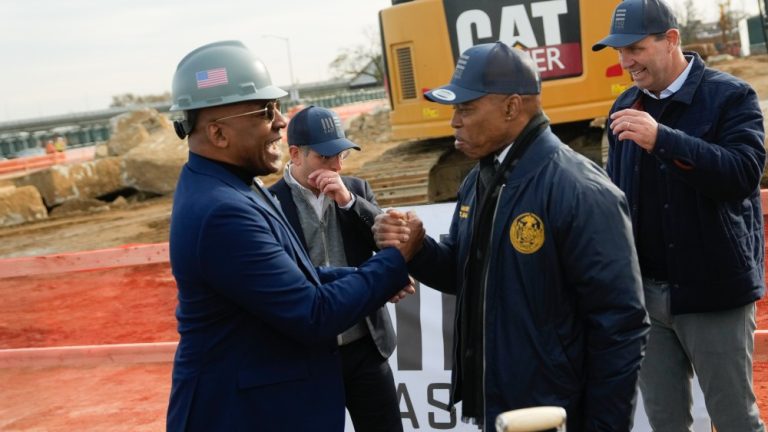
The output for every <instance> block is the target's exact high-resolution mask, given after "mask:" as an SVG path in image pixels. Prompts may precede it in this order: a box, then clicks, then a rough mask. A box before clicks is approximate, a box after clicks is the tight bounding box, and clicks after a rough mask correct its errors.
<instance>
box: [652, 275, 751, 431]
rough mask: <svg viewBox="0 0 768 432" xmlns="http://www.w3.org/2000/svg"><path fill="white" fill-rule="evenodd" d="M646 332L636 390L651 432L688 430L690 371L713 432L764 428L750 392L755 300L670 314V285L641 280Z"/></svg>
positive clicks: (690, 401)
mask: <svg viewBox="0 0 768 432" xmlns="http://www.w3.org/2000/svg"><path fill="white" fill-rule="evenodd" d="M643 288H644V290H645V305H646V308H647V309H648V315H649V316H650V318H651V331H650V336H649V339H648V346H647V347H646V351H645V358H644V359H643V362H642V367H641V369H640V390H641V391H642V395H643V403H644V405H645V410H646V414H647V415H648V421H649V422H650V424H651V427H652V428H653V430H654V431H655V432H662V431H670V432H683V431H690V430H691V425H692V423H693V417H692V416H691V405H692V396H691V378H692V376H693V372H694V370H695V372H696V375H697V376H698V379H699V385H700V386H701V389H702V391H703V393H704V403H705V405H706V407H707V412H708V413H709V416H710V418H711V419H712V423H713V425H714V426H715V428H716V429H717V431H718V432H729V431H734V432H736V431H738V432H747V431H765V426H764V425H763V423H762V421H761V420H760V415H759V413H758V409H757V404H756V402H755V394H754V392H753V391H752V350H753V346H754V332H755V327H756V326H755V304H754V303H750V304H747V305H745V306H740V307H737V308H733V309H728V310H724V311H716V312H706V313H692V314H683V315H672V314H671V313H670V295H669V291H670V289H671V288H672V287H671V285H670V284H668V283H666V282H660V281H655V280H652V279H647V278H643Z"/></svg>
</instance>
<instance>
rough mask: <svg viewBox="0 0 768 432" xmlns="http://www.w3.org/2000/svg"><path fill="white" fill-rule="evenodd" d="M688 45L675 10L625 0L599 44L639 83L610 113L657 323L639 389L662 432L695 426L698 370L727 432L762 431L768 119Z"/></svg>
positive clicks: (741, 87)
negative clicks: (759, 380)
mask: <svg viewBox="0 0 768 432" xmlns="http://www.w3.org/2000/svg"><path fill="white" fill-rule="evenodd" d="M680 45H681V41H680V31H679V30H678V25H677V20H676V18H675V16H674V15H673V13H672V11H671V9H670V7H669V5H668V4H666V3H665V2H664V1H662V0H625V1H624V2H622V3H619V5H618V6H616V9H615V11H614V14H613V19H612V21H611V30H610V34H609V35H608V36H606V37H605V38H603V39H602V40H600V41H599V42H598V43H596V44H595V45H594V46H593V47H592V49H593V50H595V51H598V50H601V49H603V48H605V47H606V46H609V47H612V48H614V49H615V50H616V52H617V54H618V55H619V61H620V62H621V66H622V67H623V68H624V69H625V70H627V71H628V72H629V74H630V75H631V76H632V79H633V81H634V83H635V86H634V87H632V88H630V89H628V90H626V91H625V92H624V93H622V94H621V95H620V96H619V97H618V99H617V100H616V102H615V103H614V105H613V107H612V108H611V111H610V120H609V124H610V133H609V135H608V140H609V152H608V165H607V170H608V173H609V175H610V177H611V179H612V180H613V181H614V182H615V183H616V184H617V185H618V186H619V188H621V190H623V191H624V192H625V193H626V194H627V199H628V201H629V205H630V208H631V216H632V224H633V229H634V234H635V241H636V245H637V254H638V256H639V259H640V269H641V271H642V275H643V287H644V290H645V301H646V306H647V308H648V313H649V315H650V317H651V332H650V338H649V341H648V347H647V349H646V355H645V359H644V360H643V364H642V369H641V371H640V389H641V393H642V396H643V402H644V405H645V410H646V413H647V414H648V419H649V420H650V424H651V426H652V427H653V430H655V431H687V430H691V429H690V428H691V425H692V423H693V418H692V416H691V405H692V397H691V378H692V375H693V372H694V371H695V372H696V375H697V377H698V380H699V384H700V385H701V388H702V390H703V392H704V400H705V403H706V407H707V411H708V412H709V415H710V417H711V418H712V422H713V425H714V427H715V428H716V429H717V430H718V431H719V432H726V431H740V432H744V431H763V430H765V427H764V425H763V423H762V422H761V420H760V416H759V413H758V409H757V404H756V403H755V395H754V393H753V390H752V350H753V345H754V331H755V301H756V300H758V299H759V298H760V297H762V295H763V292H764V285H765V277H764V257H763V254H764V250H765V246H764V241H763V215H762V209H761V207H760V189H759V188H760V177H761V176H762V173H763V167H764V164H765V149H764V147H763V140H764V138H765V133H764V130H763V115H762V113H761V111H760V105H759V103H758V98H757V95H756V94H755V91H754V90H753V89H752V88H751V87H750V86H749V85H748V84H746V83H744V82H743V81H741V80H739V79H737V78H735V77H733V76H731V75H728V74H726V73H723V72H719V71H716V70H713V69H710V68H708V67H706V65H705V64H704V62H703V61H702V60H701V58H700V57H699V56H698V55H697V54H696V53H693V52H683V51H682V49H681V46H680Z"/></svg>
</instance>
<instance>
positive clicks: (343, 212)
mask: <svg viewBox="0 0 768 432" xmlns="http://www.w3.org/2000/svg"><path fill="white" fill-rule="evenodd" d="M288 145H289V147H288V151H289V152H290V155H291V161H290V162H289V163H288V165H287V166H286V167H285V170H284V173H283V178H282V179H281V180H280V181H278V182H277V183H275V185H273V186H272V187H271V188H269V190H270V192H272V193H274V194H275V197H276V198H277V199H278V201H279V202H280V206H281V207H282V209H283V212H284V213H285V216H286V217H287V218H288V222H290V224H291V226H292V227H293V229H294V230H295V231H296V233H297V235H298V237H299V239H300V240H301V242H302V244H303V245H304V247H305V248H306V249H307V251H308V252H309V257H310V259H311V260H312V263H313V264H314V265H316V266H353V267H356V266H359V265H361V264H362V263H363V262H365V260H367V259H368V258H370V257H371V255H373V253H374V251H376V250H377V249H376V244H375V242H374V241H373V237H372V235H371V226H373V221H374V218H375V217H376V215H377V214H379V213H381V210H380V209H379V208H378V206H377V204H376V198H375V196H374V195H373V191H372V190H371V186H370V185H369V184H368V182H366V181H365V180H362V179H360V178H357V177H349V176H341V175H339V172H340V171H341V168H342V165H343V163H344V159H346V158H347V156H349V153H350V152H351V151H352V149H355V150H360V147H359V146H357V145H356V144H354V143H353V142H352V141H350V140H348V139H347V138H346V137H345V135H344V129H343V127H342V125H341V120H340V119H339V116H338V115H337V114H336V113H334V112H333V111H331V110H329V109H326V108H320V107H314V106H308V107H306V108H304V109H302V110H301V111H299V112H298V113H296V114H295V115H294V116H293V117H292V118H291V121H290V123H289V124H288ZM337 340H338V344H339V351H340V352H341V361H342V370H343V373H344V393H345V395H346V406H347V410H349V414H350V416H351V418H352V423H353V424H354V427H355V431H356V432H367V431H382V432H388V431H401V430H402V429H403V426H402V421H401V419H400V407H399V404H398V400H397V394H396V392H395V381H394V377H393V375H392V369H390V367H389V363H388V362H387V359H388V358H389V356H390V355H391V354H392V351H394V350H395V344H396V342H397V340H396V336H395V329H394V328H393V327H392V320H391V318H390V316H389V312H388V311H387V308H386V307H381V308H379V309H378V310H376V311H375V312H374V313H372V314H371V315H368V316H367V317H365V318H364V319H362V320H360V321H359V322H357V323H355V324H354V325H353V326H352V327H350V328H348V329H347V330H345V331H344V332H343V333H341V334H340V335H338V337H337Z"/></svg>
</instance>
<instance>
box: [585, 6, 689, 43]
mask: <svg viewBox="0 0 768 432" xmlns="http://www.w3.org/2000/svg"><path fill="white" fill-rule="evenodd" d="M671 28H678V26H677V19H676V18H675V15H674V14H673V13H672V9H670V7H669V5H668V4H667V3H665V2H664V1H663V0H624V1H623V2H621V3H619V4H618V6H616V9H615V10H614V11H613V20H612V21H611V34H609V35H608V36H606V37H604V38H603V39H601V40H600V41H599V42H598V43H596V44H594V45H592V51H600V50H601V49H603V48H605V47H607V46H609V47H612V48H623V47H625V46H628V45H632V44H633V43H635V42H638V41H640V40H642V39H644V38H645V37H647V36H648V35H652V34H658V33H664V32H666V31H667V30H669V29H671Z"/></svg>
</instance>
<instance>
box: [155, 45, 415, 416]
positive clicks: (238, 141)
mask: <svg viewBox="0 0 768 432" xmlns="http://www.w3.org/2000/svg"><path fill="white" fill-rule="evenodd" d="M285 95H286V92H285V91H283V90H281V89H279V88H277V87H274V86H273V85H272V84H271V79H270V77H269V73H268V72H267V69H266V68H265V67H264V64H263V63H261V62H260V61H259V60H257V59H256V58H255V57H254V56H253V54H252V53H251V52H250V51H249V50H248V49H247V48H246V47H245V46H244V45H243V44H242V43H240V42H238V41H224V42H216V43H212V44H208V45H204V46H202V47H200V48H197V49H195V50H194V51H192V52H190V53H189V54H188V55H187V56H185V57H184V58H183V59H182V60H181V62H180V63H179V65H178V68H177V69H176V73H175V74H174V78H173V91H172V97H173V106H172V107H171V110H172V111H175V112H177V111H182V112H183V116H184V118H183V120H181V121H177V122H175V124H174V126H175V128H176V132H177V134H178V135H179V136H180V137H181V138H184V137H186V136H187V135H188V136H189V140H188V142H189V151H190V152H189V161H188V162H187V163H186V164H185V165H184V167H183V168H182V171H181V174H180V176H179V180H178V184H177V187H176V192H175V195H174V201H173V210H172V215H171V233H170V260H171V269H172V271H173V275H174V278H175V279H176V284H177V287H178V302H179V303H178V306H177V308H176V318H177V320H178V330H179V334H180V341H179V345H178V348H177V350H176V356H175V358H174V364H173V373H172V384H171V394H170V400H169V405H168V416H167V422H166V424H167V429H168V430H172V431H234V430H265V431H277V430H323V431H342V430H343V429H344V386H343V381H342V374H341V361H340V357H339V350H338V345H337V343H336V336H337V335H338V334H339V333H341V332H342V331H344V330H345V329H347V328H349V327H350V326H351V325H353V324H354V323H357V322H359V321H360V320H361V319H363V317H365V316H367V315H370V314H372V313H374V312H375V311H376V310H378V309H379V308H381V306H382V305H383V304H384V303H385V302H386V301H387V299H393V300H396V299H398V298H400V296H401V295H404V294H403V292H402V291H401V290H402V289H403V287H407V285H408V284H409V278H408V273H407V269H406V265H405V260H406V259H408V258H410V256H409V255H405V256H404V255H403V254H402V253H401V251H398V250H396V249H394V248H387V249H383V250H381V251H380V252H379V253H377V254H376V256H374V257H372V258H370V259H369V260H367V261H365V262H364V263H361V264H360V265H359V266H358V267H357V268H350V267H344V268H337V267H330V268H316V267H315V266H314V265H313V264H312V262H311V260H310V258H309V256H308V255H307V253H306V251H305V250H304V248H303V247H302V245H301V241H300V240H299V238H298V236H297V235H296V233H295V232H294V231H293V229H292V228H291V227H290V224H289V223H288V221H287V219H286V218H285V215H284V214H283V213H282V211H281V210H280V208H279V206H278V203H277V201H275V200H274V198H273V197H272V195H271V194H270V193H269V192H267V191H266V190H265V189H264V188H263V187H262V186H261V184H260V183H259V182H255V183H254V181H253V179H254V177H255V176H262V175H266V174H271V173H275V172H277V171H278V170H279V169H280V168H281V163H282V162H281V150H280V141H281V131H282V129H284V128H285V127H286V121H285V118H283V116H282V114H281V113H280V106H279V102H278V100H277V99H278V98H280V97H283V96H285ZM252 187H253V189H252ZM403 252H404V250H403ZM406 253H407V252H406Z"/></svg>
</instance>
